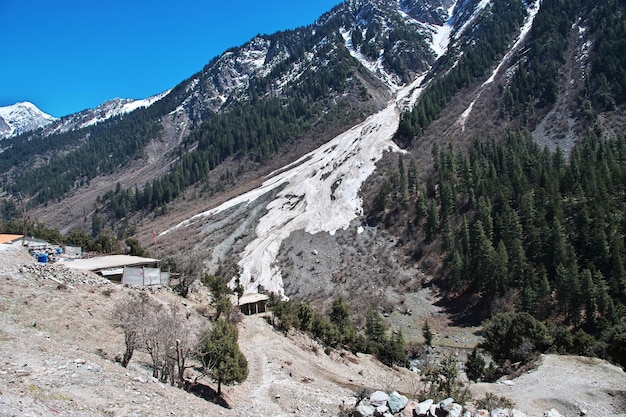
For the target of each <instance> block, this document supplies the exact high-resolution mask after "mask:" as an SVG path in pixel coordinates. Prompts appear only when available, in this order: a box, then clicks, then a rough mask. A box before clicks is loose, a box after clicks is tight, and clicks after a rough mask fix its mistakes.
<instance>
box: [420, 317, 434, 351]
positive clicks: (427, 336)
mask: <svg viewBox="0 0 626 417" xmlns="http://www.w3.org/2000/svg"><path fill="white" fill-rule="evenodd" d="M422 336H424V340H425V342H426V346H432V345H433V337H434V335H433V332H432V331H431V330H430V325H429V324H428V320H426V321H424V325H423V326H422Z"/></svg>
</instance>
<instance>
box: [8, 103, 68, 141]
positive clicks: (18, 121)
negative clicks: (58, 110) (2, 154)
mask: <svg viewBox="0 0 626 417" xmlns="http://www.w3.org/2000/svg"><path fill="white" fill-rule="evenodd" d="M56 120H58V119H57V118H55V117H53V116H50V115H49V114H46V113H44V112H42V111H41V110H39V109H38V108H37V106H35V105H34V104H33V103H29V102H27V101H24V102H20V103H16V104H13V105H11V106H5V107H0V139H5V138H8V137H11V136H17V135H19V134H21V133H24V132H28V131H31V130H36V129H39V128H41V127H45V126H47V125H49V124H50V123H52V122H54V121H56Z"/></svg>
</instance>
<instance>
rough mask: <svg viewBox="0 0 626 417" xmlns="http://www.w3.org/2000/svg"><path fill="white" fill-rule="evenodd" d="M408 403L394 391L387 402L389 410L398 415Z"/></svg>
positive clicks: (405, 398)
mask: <svg viewBox="0 0 626 417" xmlns="http://www.w3.org/2000/svg"><path fill="white" fill-rule="evenodd" d="M408 403H409V399H408V398H407V397H405V396H404V395H401V394H399V393H397V392H396V391H394V392H392V393H391V394H390V395H389V399H388V400H387V404H388V405H389V410H390V411H391V412H392V413H394V414H395V413H399V412H400V411H401V410H403V409H404V407H406V405H407V404H408Z"/></svg>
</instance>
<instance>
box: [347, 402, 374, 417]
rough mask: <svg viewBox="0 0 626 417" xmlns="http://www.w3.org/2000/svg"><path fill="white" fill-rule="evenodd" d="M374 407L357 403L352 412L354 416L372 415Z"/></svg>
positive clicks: (365, 416) (364, 416)
mask: <svg viewBox="0 0 626 417" xmlns="http://www.w3.org/2000/svg"><path fill="white" fill-rule="evenodd" d="M375 411H376V409H375V408H374V407H372V406H371V405H359V406H357V407H356V409H355V410H354V413H353V414H352V415H353V416H354V417H372V416H373V415H374V412H375Z"/></svg>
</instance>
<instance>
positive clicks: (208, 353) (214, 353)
mask: <svg viewBox="0 0 626 417" xmlns="http://www.w3.org/2000/svg"><path fill="white" fill-rule="evenodd" d="M198 351H199V352H200V353H199V356H200V358H199V359H200V361H201V362H202V365H203V366H204V369H205V372H207V373H208V374H210V375H211V376H212V377H213V379H215V380H216V381H217V395H218V396H219V395H221V394H222V384H224V385H230V384H232V383H233V382H243V381H244V380H245V379H246V378H247V377H248V361H247V360H246V358H245V356H244V355H243V353H241V351H240V350H239V346H238V345H237V329H236V328H235V326H233V325H232V324H230V323H228V322H227V321H224V320H219V321H216V322H215V326H214V327H213V329H211V330H206V331H204V332H203V333H202V335H201V336H200V346H199V347H198Z"/></svg>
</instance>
